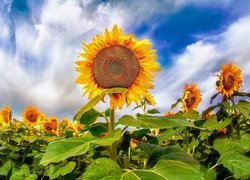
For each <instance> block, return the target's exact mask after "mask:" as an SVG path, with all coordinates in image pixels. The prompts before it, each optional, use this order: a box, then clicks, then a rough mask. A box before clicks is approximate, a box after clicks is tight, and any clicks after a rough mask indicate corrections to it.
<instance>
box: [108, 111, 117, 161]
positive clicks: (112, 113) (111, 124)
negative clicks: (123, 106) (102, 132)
mask: <svg viewBox="0 0 250 180" xmlns="http://www.w3.org/2000/svg"><path fill="white" fill-rule="evenodd" d="M114 131H115V110H114V109H110V122H109V132H110V133H112V132H114ZM110 158H111V159H112V160H114V161H115V162H117V142H114V143H113V144H112V145H111V146H110Z"/></svg>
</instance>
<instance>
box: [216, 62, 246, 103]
mask: <svg viewBox="0 0 250 180" xmlns="http://www.w3.org/2000/svg"><path fill="white" fill-rule="evenodd" d="M218 77H219V81H220V83H219V85H218V87H217V90H218V92H221V93H222V95H223V96H224V97H227V98H228V97H230V96H231V95H232V94H233V92H234V91H239V90H240V88H241V86H242V73H241V70H240V68H239V67H238V66H236V65H234V64H223V65H222V66H221V74H219V75H218Z"/></svg>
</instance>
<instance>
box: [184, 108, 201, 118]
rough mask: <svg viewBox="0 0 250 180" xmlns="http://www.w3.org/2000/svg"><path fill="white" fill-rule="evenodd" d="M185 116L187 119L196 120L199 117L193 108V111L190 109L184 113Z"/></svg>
mask: <svg viewBox="0 0 250 180" xmlns="http://www.w3.org/2000/svg"><path fill="white" fill-rule="evenodd" d="M185 117H186V118H187V119H193V120H198V119H199V113H198V112H197V111H195V110H193V111H190V112H188V113H186V114H185Z"/></svg>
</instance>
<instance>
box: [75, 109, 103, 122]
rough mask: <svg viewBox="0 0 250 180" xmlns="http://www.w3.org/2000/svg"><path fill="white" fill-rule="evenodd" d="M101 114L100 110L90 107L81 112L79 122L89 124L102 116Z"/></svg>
mask: <svg viewBox="0 0 250 180" xmlns="http://www.w3.org/2000/svg"><path fill="white" fill-rule="evenodd" d="M102 116H103V115H102V114H101V113H100V112H98V111H96V110H95V109H94V108H92V109H90V110H89V111H87V112H85V113H83V115H82V116H81V118H80V120H79V121H80V123H81V124H84V125H85V126H89V125H90V124H92V123H94V122H95V121H96V119H97V118H98V117H102Z"/></svg>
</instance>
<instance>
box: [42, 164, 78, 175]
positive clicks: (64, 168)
mask: <svg viewBox="0 0 250 180" xmlns="http://www.w3.org/2000/svg"><path fill="white" fill-rule="evenodd" d="M75 166H76V162H74V161H70V162H68V163H65V162H62V163H60V164H51V165H50V166H49V169H48V171H47V175H48V176H49V177H50V179H56V178H58V177H59V176H64V175H66V174H68V173H70V172H72V171H73V170H74V168H75Z"/></svg>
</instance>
